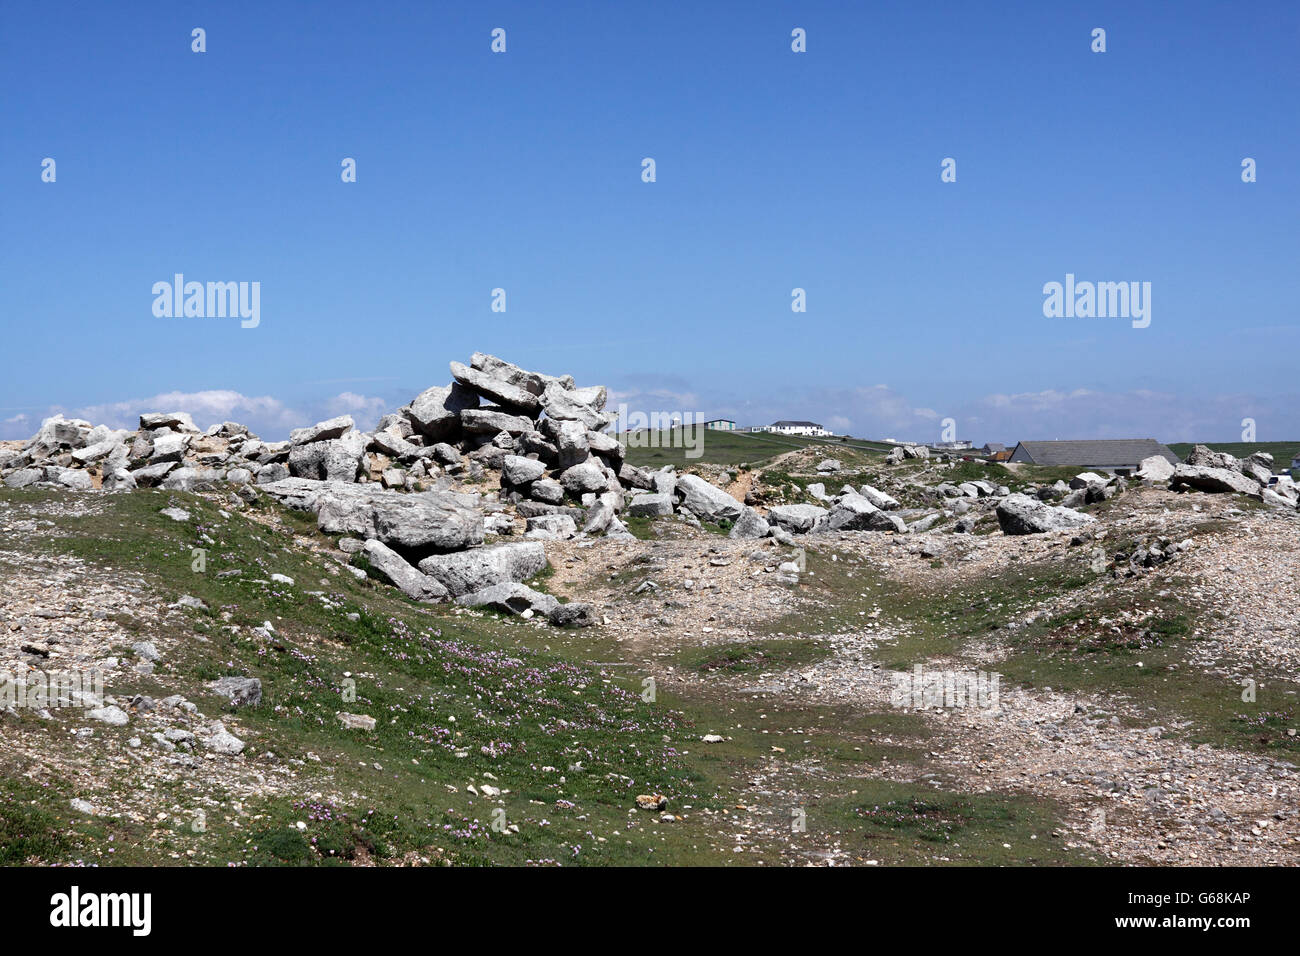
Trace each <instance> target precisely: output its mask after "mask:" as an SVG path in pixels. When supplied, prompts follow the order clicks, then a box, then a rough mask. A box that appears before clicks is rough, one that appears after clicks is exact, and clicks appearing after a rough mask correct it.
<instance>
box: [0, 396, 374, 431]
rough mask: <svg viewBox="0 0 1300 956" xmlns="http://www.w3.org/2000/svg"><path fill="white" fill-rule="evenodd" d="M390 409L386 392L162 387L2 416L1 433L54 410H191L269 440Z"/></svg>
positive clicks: (120, 413) (102, 413) (27, 426)
mask: <svg viewBox="0 0 1300 956" xmlns="http://www.w3.org/2000/svg"><path fill="white" fill-rule="evenodd" d="M387 409H388V402H387V401H386V400H385V399H382V398H375V397H370V396H366V395H359V394H357V393H356V392H341V393H339V394H338V395H334V396H332V397H330V398H326V399H317V400H313V401H308V402H306V403H304V404H303V405H302V406H300V407H298V406H291V405H288V404H286V403H285V402H283V401H281V400H280V399H278V398H274V397H272V396H270V395H244V394H243V393H241V392H236V391H233V390H231V389H209V390H206V391H201V392H179V391H173V392H163V393H161V394H158V395H152V396H150V397H148V398H131V399H125V400H123V401H118V402H107V403H103V404H98V405H83V406H80V407H76V408H68V407H66V406H62V405H52V406H50V407H49V408H48V409H46V410H45V411H44V412H43V413H40V414H35V413H34V414H32V415H30V416H29V415H26V414H20V415H15V416H13V417H12V418H7V419H5V420H4V421H3V422H0V439H15V438H30V437H31V436H32V435H33V434H35V432H36V430H37V428H39V427H40V422H41V421H43V420H44V419H46V418H49V417H50V416H51V415H56V414H61V415H64V416H66V417H68V418H82V419H85V420H86V421H88V422H90V423H92V424H95V425H100V424H102V425H108V426H109V427H111V428H126V429H135V428H136V427H138V425H139V423H140V415H141V413H143V412H188V413H189V414H190V415H192V416H193V417H194V423H195V424H196V425H198V426H199V427H200V428H207V427H208V426H210V425H214V424H217V423H219V422H225V421H232V422H238V423H240V424H241V425H246V426H248V427H249V428H250V429H251V430H252V431H254V432H255V433H257V434H259V435H261V436H262V437H263V438H266V439H268V440H278V439H283V438H287V437H288V434H289V430H290V429H293V428H301V427H303V426H305V425H311V424H313V423H314V422H318V421H322V420H324V419H326V418H333V417H335V416H337V415H343V414H350V415H352V417H353V418H354V419H356V422H357V426H358V427H360V428H370V427H373V425H374V424H375V422H376V421H378V419H379V417H380V416H381V415H383V413H384V412H385V411H387Z"/></svg>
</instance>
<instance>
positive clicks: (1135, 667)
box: [762, 522, 1300, 758]
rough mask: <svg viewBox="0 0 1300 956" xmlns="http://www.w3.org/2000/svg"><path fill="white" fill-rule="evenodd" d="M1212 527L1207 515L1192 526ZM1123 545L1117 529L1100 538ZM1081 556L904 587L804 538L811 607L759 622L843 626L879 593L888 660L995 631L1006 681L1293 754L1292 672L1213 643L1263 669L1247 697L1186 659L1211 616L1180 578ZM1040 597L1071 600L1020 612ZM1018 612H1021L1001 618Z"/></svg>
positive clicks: (1298, 744)
mask: <svg viewBox="0 0 1300 956" xmlns="http://www.w3.org/2000/svg"><path fill="white" fill-rule="evenodd" d="M1217 527H1219V523H1216V522H1206V526H1205V528H1203V529H1200V530H1199V532H1198V533H1199V534H1206V533H1209V532H1210V531H1212V530H1214V529H1215V528H1217ZM1124 546H1126V543H1125V542H1121V541H1112V542H1110V543H1109V544H1108V550H1109V551H1111V552H1113V551H1115V550H1122V549H1123V547H1124ZM1086 558H1087V553H1086V552H1085V549H1070V550H1068V551H1066V552H1064V553H1063V554H1062V556H1060V557H1058V558H1054V559H1051V560H1044V561H1038V562H1033V563H1025V564H1014V565H1011V566H1010V567H1008V568H1006V569H1004V570H1003V571H1001V572H1000V573H998V574H995V575H992V576H989V577H984V578H981V579H979V580H977V581H969V582H953V581H951V580H945V581H944V582H943V583H942V584H938V583H936V584H934V585H931V586H910V587H909V586H903V585H900V584H898V583H897V582H894V581H891V580H889V579H887V578H885V577H884V576H882V575H879V574H878V573H876V572H875V571H874V570H873V569H872V568H871V567H870V566H869V565H867V564H866V563H865V562H863V561H860V560H859V559H857V558H855V557H854V556H851V555H845V554H841V555H839V560H838V561H832V560H831V552H829V551H823V552H813V551H809V552H808V554H807V561H808V568H809V570H810V571H813V572H815V573H814V574H812V575H809V576H807V577H806V578H805V579H804V581H803V582H801V584H800V585H799V586H798V587H799V591H800V592H802V593H805V594H812V595H815V596H816V597H817V598H818V601H817V609H816V610H814V611H812V612H809V611H805V610H800V611H796V612H791V614H790V615H788V616H787V617H785V618H782V619H778V620H777V621H775V622H772V623H769V624H767V625H766V626H765V627H764V628H763V629H762V630H763V631H764V632H765V633H769V634H771V633H777V634H780V633H787V632H790V631H792V630H793V629H795V628H797V627H802V628H803V629H804V630H805V631H813V632H815V633H844V632H851V631H854V630H858V629H861V628H862V627H863V624H864V622H865V621H866V620H868V618H867V617H866V613H869V611H870V610H871V609H872V608H874V607H876V606H879V607H880V608H881V609H882V613H881V615H880V618H879V620H880V622H881V623H882V624H884V625H888V626H890V627H891V628H892V629H893V631H894V632H895V633H896V638H895V639H894V640H892V641H887V642H883V643H881V644H879V645H876V646H875V647H874V649H873V651H872V653H873V654H874V656H875V658H876V659H877V660H878V661H879V662H880V664H881V665H882V666H883V667H886V668H888V669H891V670H907V669H909V668H910V667H912V666H913V665H914V664H916V663H918V662H923V661H925V660H927V659H930V658H932V657H945V658H954V659H957V660H961V659H963V656H964V655H965V654H966V653H967V650H968V648H969V647H970V646H971V645H972V643H990V644H993V645H995V646H1000V647H1002V648H1004V650H1005V652H1006V653H1005V656H1004V657H1003V658H1002V659H1000V660H999V661H998V663H997V664H996V670H997V671H998V672H999V673H1000V674H1001V675H1002V680H1003V684H1004V686H1023V687H1038V688H1043V687H1050V688H1052V689H1053V690H1055V691H1058V692H1066V693H1071V692H1072V693H1079V694H1098V695H1105V696H1110V697H1117V698H1120V699H1122V700H1123V701H1124V702H1125V704H1126V705H1127V709H1128V710H1129V711H1130V712H1131V713H1132V714H1133V716H1132V717H1131V718H1130V721H1129V722H1131V723H1133V724H1140V725H1142V726H1152V725H1160V726H1164V727H1166V728H1171V727H1173V725H1175V724H1185V725H1186V726H1184V727H1183V728H1182V729H1181V730H1180V731H1178V732H1181V733H1183V734H1185V736H1186V737H1187V739H1188V740H1189V741H1190V742H1192V743H1209V744H1211V745H1213V746H1216V747H1232V748H1238V749H1243V750H1247V751H1256V752H1277V753H1282V754H1286V755H1288V756H1289V757H1291V758H1294V757H1295V756H1296V755H1300V738H1297V737H1292V736H1288V734H1287V731H1288V730H1289V729H1300V721H1297V720H1295V719H1294V717H1293V716H1292V715H1293V714H1294V713H1297V712H1300V683H1298V682H1296V681H1295V680H1294V679H1292V678H1290V677H1289V676H1288V675H1284V674H1279V673H1275V672H1273V671H1272V669H1271V668H1269V666H1268V664H1267V662H1258V661H1250V660H1233V659H1231V658H1230V657H1228V656H1226V655H1221V656H1220V657H1219V659H1218V662H1219V663H1220V664H1221V665H1223V666H1229V667H1235V668H1236V669H1237V670H1238V671H1240V672H1242V673H1246V674H1250V675H1254V679H1255V680H1256V681H1257V683H1258V689H1257V694H1256V696H1257V699H1256V701H1254V702H1245V701H1242V700H1241V692H1242V685H1241V684H1239V683H1235V682H1233V681H1231V680H1229V679H1227V678H1226V677H1223V676H1219V675H1214V674H1209V673H1207V672H1205V671H1204V670H1202V669H1201V668H1199V667H1196V666H1193V665H1192V664H1190V663H1189V658H1190V652H1191V650H1192V649H1193V646H1194V645H1195V643H1196V642H1197V641H1200V640H1204V639H1205V632H1209V631H1212V630H1213V625H1214V620H1213V618H1210V617H1207V615H1206V613H1205V612H1203V611H1201V610H1200V609H1199V608H1198V607H1197V606H1196V604H1195V602H1194V601H1192V600H1190V599H1189V597H1188V595H1187V587H1188V585H1187V584H1186V582H1179V581H1177V580H1175V581H1172V582H1171V581H1170V580H1169V579H1168V578H1164V579H1153V578H1139V579H1131V580H1128V579H1125V580H1119V581H1108V583H1107V584H1106V586H1105V587H1104V588H1102V589H1100V590H1097V589H1094V588H1092V587H1091V585H1092V584H1093V582H1095V581H1097V579H1098V577H1099V575H1097V574H1096V573H1094V572H1092V571H1091V570H1089V569H1088V567H1087V563H1086ZM1157 581H1158V583H1156V582H1157ZM1048 600H1058V601H1061V602H1062V603H1063V604H1064V605H1065V606H1066V609H1065V610H1062V611H1060V612H1058V613H1056V614H1054V615H1050V616H1049V615H1042V616H1040V617H1038V618H1037V619H1036V620H1035V621H1033V622H1032V623H1030V624H1025V623H1024V619H1025V617H1026V615H1027V614H1028V613H1029V612H1031V611H1033V610H1035V609H1036V608H1037V607H1038V606H1039V605H1040V604H1042V603H1043V602H1045V601H1048ZM1136 609H1141V611H1142V615H1141V618H1140V619H1139V620H1137V622H1136V623H1122V624H1121V623H1114V622H1120V621H1122V620H1123V618H1124V615H1126V614H1130V615H1131V614H1132V613H1133V612H1134V611H1135V610H1136ZM1103 621H1107V622H1113V623H1102V622H1103ZM1012 622H1015V623H1016V624H1017V626H1016V627H1014V628H1012V627H1008V624H1010V623H1012ZM1198 629H1199V630H1200V631H1201V632H1202V633H1200V634H1198V633H1197V631H1198ZM972 664H973V662H972ZM1139 665H1140V666H1139ZM986 669H987V668H986ZM1170 732H1174V731H1170Z"/></svg>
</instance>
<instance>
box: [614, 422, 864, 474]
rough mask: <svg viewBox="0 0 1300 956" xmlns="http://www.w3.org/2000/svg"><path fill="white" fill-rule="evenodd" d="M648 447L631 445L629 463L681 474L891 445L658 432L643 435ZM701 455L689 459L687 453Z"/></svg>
mask: <svg viewBox="0 0 1300 956" xmlns="http://www.w3.org/2000/svg"><path fill="white" fill-rule="evenodd" d="M638 440H639V441H641V442H643V443H644V444H645V445H646V446H647V447H638V446H635V445H631V444H629V445H628V447H627V459H626V460H627V461H628V462H629V463H631V464H633V465H636V466H638V467H641V468H662V467H663V466H664V465H673V466H675V467H676V468H677V469H678V470H679V471H680V470H683V469H686V468H690V467H691V466H693V465H704V464H711V465H739V464H742V463H744V464H749V465H758V464H762V463H763V462H765V461H769V460H770V459H772V458H775V457H776V456H777V455H783V454H785V453H786V452H790V451H798V450H800V449H802V448H817V449H819V450H821V449H824V450H825V452H826V457H828V458H840V457H842V454H841V453H843V452H848V451H855V452H858V453H859V454H870V455H878V454H879V453H881V452H884V451H887V450H888V449H889V447H890V446H888V445H884V444H882V443H880V442H868V441H862V440H859V439H848V440H844V441H841V440H840V439H839V438H820V439H819V438H806V437H801V436H798V435H773V434H768V433H766V432H735V431H731V432H728V431H704V430H701V431H700V432H699V433H698V437H697V434H696V433H695V432H694V431H692V432H691V433H690V434H689V435H688V436H687V437H686V438H685V439H683V437H682V435H681V434H680V432H679V431H677V430H673V431H663V432H654V433H652V434H651V435H649V436H640V437H639V439H638ZM684 441H690V442H692V443H697V444H696V448H694V449H687V448H685V447H681V446H682V445H683V442H684ZM688 451H690V452H692V453H693V452H699V454H698V455H696V456H694V457H688V456H687V452H688Z"/></svg>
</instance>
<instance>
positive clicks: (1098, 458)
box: [1011, 438, 1181, 468]
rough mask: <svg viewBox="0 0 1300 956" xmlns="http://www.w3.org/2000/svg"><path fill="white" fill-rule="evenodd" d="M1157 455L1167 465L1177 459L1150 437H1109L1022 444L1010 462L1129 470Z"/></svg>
mask: <svg viewBox="0 0 1300 956" xmlns="http://www.w3.org/2000/svg"><path fill="white" fill-rule="evenodd" d="M1153 455H1159V456H1160V457H1162V458H1164V459H1165V460H1166V461H1168V462H1169V463H1170V464H1174V465H1176V464H1178V463H1179V461H1181V459H1180V458H1179V457H1178V456H1177V455H1175V454H1174V453H1173V452H1172V451H1170V450H1169V449H1168V448H1166V447H1165V446H1164V445H1162V444H1160V442H1158V441H1156V440H1155V439H1154V438H1113V439H1098V440H1083V441H1022V442H1021V443H1020V444H1018V445H1016V450H1015V452H1014V453H1013V454H1012V455H1011V460H1012V461H1020V462H1029V463H1030V464H1034V465H1070V466H1076V465H1077V466H1082V467H1089V468H1131V467H1135V466H1137V465H1138V464H1140V463H1141V462H1142V460H1143V459H1144V458H1150V457H1151V456H1153Z"/></svg>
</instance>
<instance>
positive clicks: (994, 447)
mask: <svg viewBox="0 0 1300 956" xmlns="http://www.w3.org/2000/svg"><path fill="white" fill-rule="evenodd" d="M1006 450H1007V446H1006V445H1004V444H1002V442H1000V441H991V442H986V443H985V445H984V447H983V448H981V449H980V451H981V452H983V453H984V454H985V455H996V454H997V453H998V452H1000V451H1006Z"/></svg>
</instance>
